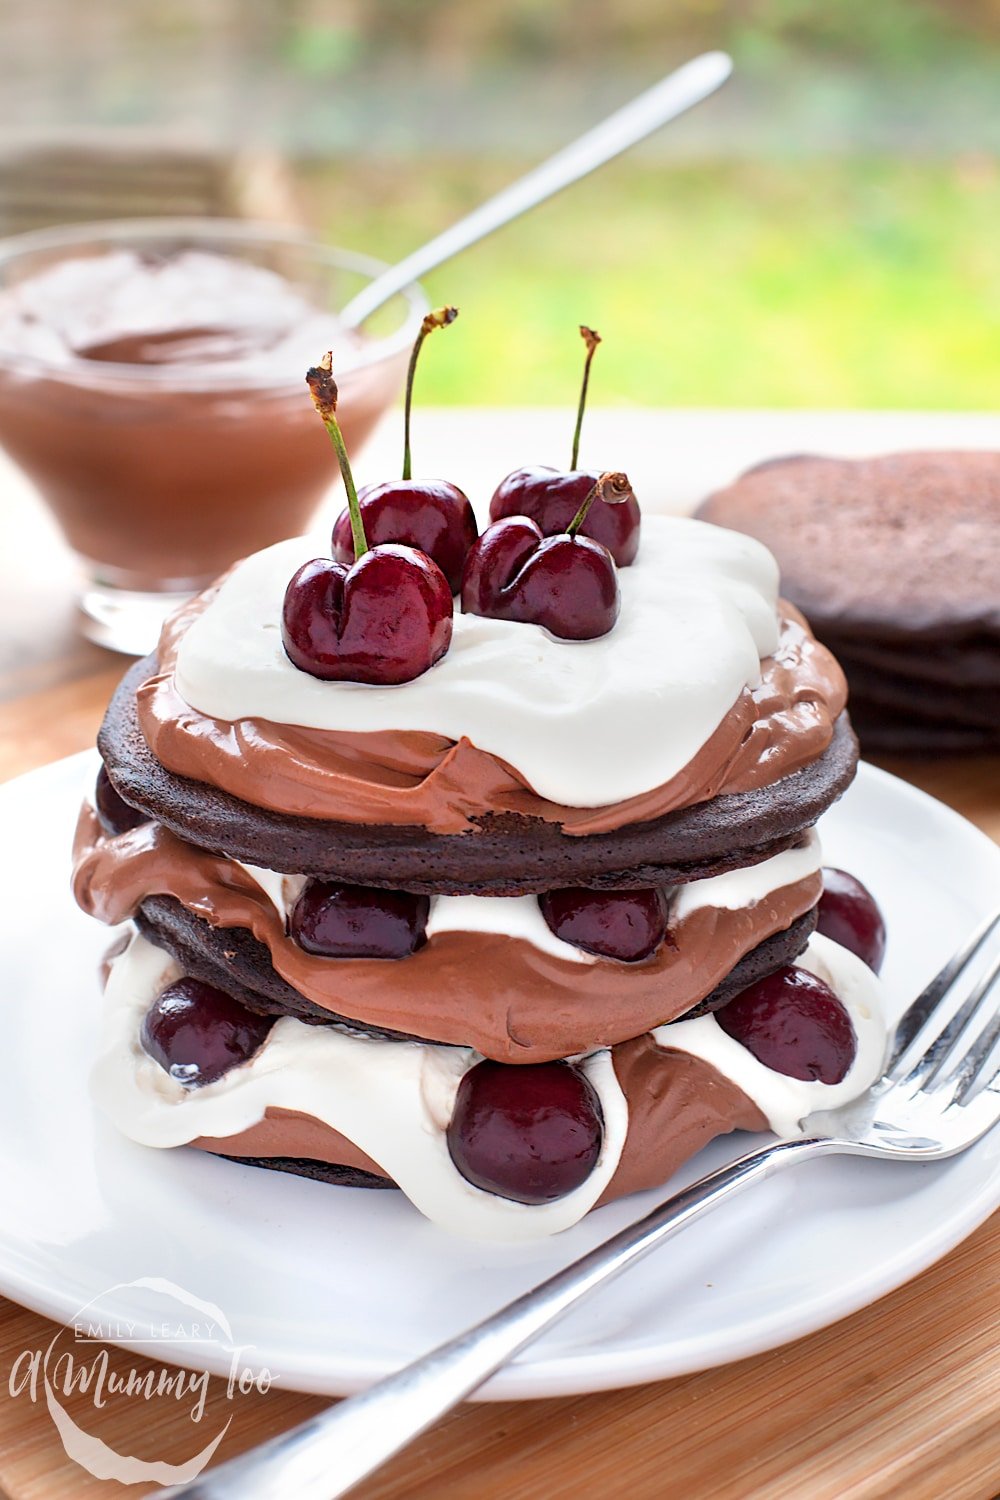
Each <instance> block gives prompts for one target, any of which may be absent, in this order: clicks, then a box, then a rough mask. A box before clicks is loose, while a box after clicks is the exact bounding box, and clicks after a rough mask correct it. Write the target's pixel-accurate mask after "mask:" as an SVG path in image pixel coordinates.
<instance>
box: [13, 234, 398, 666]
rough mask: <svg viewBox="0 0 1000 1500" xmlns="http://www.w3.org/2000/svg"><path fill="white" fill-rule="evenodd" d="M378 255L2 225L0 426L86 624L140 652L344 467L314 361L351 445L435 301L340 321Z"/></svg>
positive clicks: (267, 241) (252, 239)
mask: <svg viewBox="0 0 1000 1500" xmlns="http://www.w3.org/2000/svg"><path fill="white" fill-rule="evenodd" d="M384 269H385V266H384V264H383V262H381V261H378V260H375V259H373V258H372V257H370V256H367V255H360V254H356V253H354V252H352V251H348V250H342V249H338V248H335V247H331V246H326V245H321V244H317V243H314V242H312V241H311V240H309V239H308V238H307V237H306V236H304V235H303V234H300V233H298V232H296V231H294V230H281V229H276V228H274V227H273V226H271V225H262V224H254V223H247V222H245V221H230V220H224V219H134V220H132V219H130V220H121V221H116V222H109V223H96V224H82V225H72V226H62V227H59V228H56V229H47V230H41V231H35V232H32V233H30V234H23V235H18V236H16V237H14V238H10V239H7V240H4V241H0V444H2V445H3V447H4V448H5V449H6V451H7V453H8V454H9V455H10V456H11V458H12V459H14V461H15V462H16V463H17V464H19V465H20V467H21V468H22V469H23V470H24V471H25V473H26V474H27V475H28V476H29V478H30V479H31V480H32V481H33V482H34V484H35V485H36V486H37V488H38V490H39V492H40V494H41V495H42V497H43V498H44V500H45V501H46V503H47V504H48V505H49V507H50V509H51V510H52V512H53V514H54V516H55V517H56V519H57V521H58V523H59V525H60V526H61V528H62V531H63V533H64V535H65V537H66V540H67V541H68V543H69V545H70V547H72V549H73V551H74V552H75V553H76V555H77V557H78V558H79V560H80V564H81V572H82V583H81V591H80V600H79V602H80V608H81V628H82V629H83V632H84V634H85V635H87V636H89V638H90V639H92V640H95V641H98V642H99V643H100V644H102V645H105V646H109V647H111V648H113V649H117V650H121V651H127V652H132V653H142V652H145V651H148V650H151V649H152V648H153V646H154V645H155V642H156V635H157V631H158V627H159V624H160V622H161V621H162V619H163V618H164V617H165V615H166V614H168V613H169V612H170V610H171V609H172V608H173V607H175V605H176V604H177V602H179V600H181V599H183V598H184V597H186V596H187V595H189V594H190V593H191V592H193V591H194V590H196V589H199V588H202V587H204V586H205V585H206V584H208V583H209V582H211V580H212V579H213V578H214V577H216V576H217V575H218V574H219V573H220V572H222V571H223V570H224V569H225V568H227V567H228V566H229V565H230V564H231V563H232V562H234V561H235V560H236V559H237V558H239V557H244V556H246V555H247V554H248V553H250V552H254V551H257V550H258V549H259V548H261V547H265V546H268V545H269V544H270V543H272V542H275V541H279V540H280V539H282V538H283V537H287V536H294V535H296V534H298V533H299V532H302V531H304V530H306V529H307V528H308V525H309V522H310V520H311V518H312V516H313V513H314V511H315V510H316V507H317V505H318V503H319V501H320V499H321V498H322V496H323V495H324V493H325V492H326V490H327V489H328V488H329V486H330V485H331V483H332V482H333V481H334V479H335V478H336V477H337V466H336V458H335V455H334V453H333V450H332V447H331V445H330V442H329V439H328V437H327V435H326V433H325V432H324V430H323V426H322V424H321V422H320V421H319V418H318V417H317V415H316V413H315V411H314V409H313V406H312V402H311V399H310V397H309V393H308V391H307V389H306V386H305V382H304V376H305V371H306V369H307V368H308V366H309V365H310V364H315V363H316V362H317V361H318V360H319V359H320V358H321V357H322V355H323V353H324V352H325V351H326V349H328V348H329V349H332V350H333V355H334V375H335V378H336V380H337V383H338V386H339V388H340V405H339V408H338V415H339V418H340V422H341V426H342V429H343V432H344V437H345V440H346V443H347V447H348V450H349V451H350V452H351V453H357V451H358V450H359V449H360V448H361V446H362V445H363V443H364V441H365V439H366V438H367V437H368V435H369V433H370V432H371V430H372V428H373V427H374V426H375V424H376V423H377V422H378V420H379V418H380V417H381V416H382V414H383V413H384V412H385V410H386V409H387V408H388V407H389V406H390V405H391V403H392V402H393V400H394V399H395V397H396V395H397V393H398V392H399V390H400V388H401V386H402V382H403V378H404V375H405V370H406V363H407V358H408V354H409V349H410V346H411V344H412V342H413V340H414V338H415V337H416V334H417V330H418V329H419V326H420V321H421V319H422V317H423V315H424V313H425V312H426V311H427V307H428V304H427V301H426V299H425V297H424V295H423V293H422V291H421V290H420V288H419V287H417V286H412V287H409V288H407V290H406V291H405V292H402V293H400V294H399V295H397V296H396V297H394V298H393V299H392V301H391V302H390V303H389V304H387V306H386V307H385V308H384V309H382V310H380V312H378V313H377V314H376V315H375V316H374V318H373V319H371V320H370V322H369V323H368V324H367V325H366V332H365V333H364V334H359V333H350V332H347V331H345V330H343V329H341V328H340V327H339V325H338V324H337V321H336V312H337V309H338V308H340V307H343V306H344V305H345V304H346V302H347V301H348V300H349V299H350V298H351V297H352V296H353V295H354V294H355V293H356V292H357V291H359V290H360V288H361V287H362V286H363V285H365V284H366V283H367V282H369V281H371V280H372V279H373V278H374V277H375V276H377V275H378V274H379V273H380V272H381V271H383V270H384ZM367 330H371V331H367ZM333 519H334V517H333V515H332V514H331V517H330V520H331V524H332V521H333Z"/></svg>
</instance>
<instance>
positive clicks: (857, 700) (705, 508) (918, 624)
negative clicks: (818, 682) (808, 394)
mask: <svg viewBox="0 0 1000 1500" xmlns="http://www.w3.org/2000/svg"><path fill="white" fill-rule="evenodd" d="M699 514H701V515H702V516H704V517H705V519H706V520H709V521H714V522H716V523H717V524H718V525H720V526H732V527H734V528H735V529H736V530H738V531H745V532H747V533H748V534H749V535H751V536H755V537H757V538H759V539H760V540H761V541H762V542H764V544H765V545H766V546H768V547H770V548H771V549H772V551H773V552H774V554H775V556H776V557H777V558H778V561H779V564H780V566H781V572H782V581H783V587H784V589H785V592H786V593H787V595H788V597H789V598H790V599H793V600H794V601H795V603H796V604H797V605H799V607H800V608H802V609H803V610H805V612H806V613H807V615H808V616H809V620H810V622H811V623H812V625H813V627H814V629H815V630H816V634H817V635H818V636H819V638H820V640H822V641H823V642H824V643H825V644H826V645H827V646H829V647H830V649H831V650H832V651H835V652H836V654H837V658H838V660H839V661H840V663H841V665H842V666H843V668H844V670H845V672H846V673H847V677H848V680H849V682H850V686H851V717H852V719H853V721H854V724H855V726H856V728H857V730H858V733H859V734H860V736H861V742H862V745H863V747H864V748H866V749H871V750H873V751H901V752H906V751H915V752H934V751H942V752H948V751H952V750H955V751H962V750H971V751H975V750H989V749H991V748H997V747H1000V453H990V452H965V453H959V452H940V453H934V452H928V453H896V454H889V455H886V456H885V457H881V458H872V459H858V460H848V459H832V458H816V457H801V456H797V457H792V458H782V459H775V460H772V461H770V462H767V463H763V464H760V465H758V466H757V467H756V468H753V469H751V470H749V471H748V472H747V473H746V474H744V475H743V476H742V477H741V478H740V479H739V480H737V481H736V483H735V484H733V485H731V486H730V487H729V488H728V489H725V490H720V491H719V492H718V493H717V494H715V495H712V496H710V497H709V499H708V500H706V501H705V502H704V504H703V505H702V507H701V510H700V512H699Z"/></svg>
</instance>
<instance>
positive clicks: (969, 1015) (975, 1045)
mask: <svg viewBox="0 0 1000 1500" xmlns="http://www.w3.org/2000/svg"><path fill="white" fill-rule="evenodd" d="M998 925H1000V909H998V910H997V911H995V912H993V913H992V915H991V916H989V917H987V918H986V919H985V920H984V921H983V922H981V923H980V924H979V926H978V927H976V928H975V930H974V931H973V932H972V933H971V934H970V935H969V937H968V938H967V939H966V941H965V942H964V943H963V944H962V946H961V947H960V948H959V950H958V951H957V953H955V954H954V955H953V956H952V957H951V958H950V959H949V960H948V962H947V963H946V964H945V965H944V967H943V968H942V970H941V972H940V973H939V974H936V975H935V976H934V978H933V979H932V980H931V981H930V983H929V984H928V985H927V987H926V988H925V989H924V990H923V991H922V992H921V993H920V994H919V995H918V996H917V998H916V1000H915V1001H914V1002H913V1004H912V1005H911V1006H910V1007H909V1009H908V1010H907V1011H906V1012H905V1013H904V1015H903V1016H902V1017H901V1018H900V1021H899V1025H898V1026H897V1027H896V1031H895V1035H894V1037H893V1044H892V1049H891V1052H890V1056H889V1061H888V1064H887V1072H886V1076H887V1078H888V1080H889V1081H890V1082H891V1083H893V1084H901V1085H907V1086H912V1087H913V1089H914V1091H916V1090H917V1089H925V1090H926V1089H928V1088H930V1087H931V1085H933V1087H934V1088H935V1090H937V1089H942V1088H944V1087H945V1086H950V1087H949V1092H950V1093H951V1095H952V1098H953V1100H954V1102H955V1103H961V1102H962V1101H963V1100H965V1099H967V1098H968V1097H969V1096H970V1095H971V1094H972V1093H973V1091H974V1090H975V1088H976V1086H977V1084H978V1083H979V1081H980V1076H981V1073H982V1070H983V1068H984V1066H985V1064H986V1063H987V1062H988V1061H989V1059H990V1057H991V1055H992V1053H993V1051H994V1049H995V1048H996V1046H997V1043H998V1042H1000V1008H998V1007H997V1006H996V1005H995V1003H994V997H993V990H994V988H995V986H996V984H997V981H998V979H1000V953H997V955H996V956H995V957H994V959H993V960H992V962H991V963H990V964H988V965H987V967H986V969H985V970H984V972H983V973H982V974H981V975H980V977H979V978H978V979H977V980H976V982H975V984H974V985H973V987H972V989H971V991H970V992H969V994H968V995H967V996H966V998H965V1000H963V1001H962V1002H961V1004H960V1005H959V1006H958V1007H957V1009H954V1010H951V1008H950V1001H951V1000H952V999H953V997H952V990H953V988H954V986H955V982H956V980H957V979H958V978H959V977H960V976H961V975H962V974H963V973H964V971H965V970H966V968H967V967H968V965H969V964H970V963H971V961H972V960H973V959H974V958H975V956H976V954H977V953H978V952H979V951H980V949H981V948H982V947H983V945H984V944H985V943H986V941H987V939H988V938H989V937H990V935H991V934H992V933H993V932H994V931H995V930H996V928H997V926H998ZM949 1012H950V1013H949ZM977 1021H978V1022H985V1024H983V1025H982V1028H981V1030H979V1031H978V1033H977V1034H976V1035H975V1037H974V1039H973V1040H972V1042H971V1044H970V1045H968V1046H964V1047H959V1046H958V1043H959V1042H960V1041H961V1039H962V1038H963V1037H964V1035H965V1033H966V1032H967V1031H970V1030H972V1029H973V1028H974V1026H975V1023H976V1022H977Z"/></svg>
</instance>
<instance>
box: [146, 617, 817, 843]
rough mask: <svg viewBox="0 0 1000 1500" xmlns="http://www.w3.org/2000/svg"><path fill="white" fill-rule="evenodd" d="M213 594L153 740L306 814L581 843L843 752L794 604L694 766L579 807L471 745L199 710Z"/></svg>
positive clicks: (285, 809)
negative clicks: (504, 830)
mask: <svg viewBox="0 0 1000 1500" xmlns="http://www.w3.org/2000/svg"><path fill="white" fill-rule="evenodd" d="M210 597H211V595H210V594H209V595H201V596H200V597H199V598H198V599H196V600H194V601H193V602H192V603H191V605H189V606H188V607H187V608H186V609H185V610H184V611H183V612H182V613H181V614H180V615H178V616H177V617H175V619H174V620H173V621H172V622H171V623H170V624H169V625H168V626H167V627H166V629H165V631H164V634H163V637H162V639H161V642H160V649H159V664H158V667H157V669H156V671H155V672H151V673H147V674H146V676H145V680H143V681H142V682H141V683H140V684H139V685H138V687H137V691H136V706H137V713H138V721H139V726H140V729H141V732H142V735H143V737H144V739H145V741H146V744H147V745H148V747H149V749H150V750H151V751H152V752H153V755H154V756H155V757H156V759H157V760H158V761H159V763H160V764H161V765H162V766H164V767H165V768H166V769H167V770H168V771H172V772H174V773H175V774H176V775H178V776H182V777H185V778H187V779H189V780H192V781H198V782H204V783H207V784H208V785H211V786H214V787H217V788H219V789H220V790H222V791H226V792H228V793H230V794H231V795H232V796H235V797H239V798H241V799H242V800H243V801H245V802H248V803H250V804H252V805H253V806H255V807H260V808H266V809H268V810H270V811H272V812H280V813H285V814H288V815H289V816H294V817H312V818H315V817H323V818H328V819H330V820H334V821H337V822H343V823H349V824H361V825H368V824H381V825H386V824H389V825H396V826H400V827H417V828H422V829H426V830H427V831H428V832H429V833H435V834H443V835H448V834H452V835H453V834H461V833H468V832H470V831H474V830H476V829H477V828H478V827H479V825H480V823H481V821H482V819H484V818H497V817H503V816H504V815H508V814H514V815H516V816H518V817H520V818H530V819H540V820H542V821H544V822H546V823H554V824H556V825H558V827H559V828H560V829H561V830H562V831H563V832H564V833H566V834H569V835H571V836H574V837H578V838H579V837H586V836H588V835H592V834H601V833H609V832H613V831H614V830H616V829H619V828H622V827H625V826H626V825H630V824H634V823H644V822H648V821H650V820H651V819H655V818H661V817H663V816H664V815H665V814H667V813H670V812H673V811H675V810H676V809H678V808H681V807H689V806H691V805H693V804H695V803H699V802H706V801H708V800H710V799H711V798H713V797H715V796H718V795H720V794H727V793H740V792H750V791H757V790H759V789H760V788H762V787H766V786H769V785H771V784H772V783H773V782H775V781H777V780H779V779H780V778H781V777H784V776H788V775H791V774H792V773H794V772H795V771H798V770H800V769H801V768H802V767H804V766H807V765H809V764H811V763H812V762H813V761H815V760H816V759H817V758H818V757H819V756H820V755H821V754H822V753H823V751H824V750H826V748H827V747H828V745H829V744H830V741H831V738H832V736H833V726H834V723H835V721H836V719H837V717H838V715H839V714H840V713H841V712H842V711H843V708H844V704H845V702H846V696H847V693H846V686H845V682H844V677H843V674H842V672H841V670H840V668H839V666H838V665H837V663H836V661H835V660H834V658H833V657H832V656H831V655H830V653H829V652H828V651H827V650H826V649H825V647H823V646H821V645H820V644H819V643H818V642H817V641H816V640H815V639H814V637H813V636H812V635H811V633H810V631H809V628H808V626H807V625H806V623H805V621H804V619H803V618H802V616H801V615H800V614H798V613H797V611H796V610H794V609H793V608H792V607H791V606H790V605H783V606H782V613H781V622H780V624H781V630H780V638H779V644H778V649H777V650H776V651H775V653H774V654H773V655H772V656H770V657H768V658H767V659H766V660H765V661H763V662H762V663H761V680H760V683H759V684H758V686H757V687H755V688H753V689H752V690H751V689H745V690H744V692H743V693H742V694H741V695H740V697H739V698H738V699H737V701H736V702H735V703H734V704H733V706H732V708H730V710H729V711H728V713H727V714H726V715H725V717H724V719H723V720H722V723H721V724H720V725H719V726H718V728H717V729H716V731H715V732H714V734H712V735H711V737H710V738H709V739H708V741H707V742H706V743H705V744H704V745H703V746H702V748H701V750H700V751H699V752H698V754H697V755H696V756H695V757H694V759H693V760H691V761H690V762H689V763H688V764H687V765H686V766H685V767H684V768H683V770H681V771H680V772H679V773H678V774H677V775H676V776H673V777H671V779H670V780H669V781H666V782H664V783H663V785H661V786H658V787H654V788H652V789H651V790H650V791H648V792H643V793H641V794H640V795H639V796H635V797H630V798H627V799H626V800H625V801H623V802H616V803H612V804H610V805H608V806H606V807H596V808H594V807H569V806H566V805H563V804H560V803H556V802H551V801H548V800H547V799H545V798H544V797H540V796H539V795H538V794H537V793H536V792H535V791H534V790H533V789H532V787H531V786H530V784H529V783H528V781H527V780H526V778H525V777H523V776H522V775H521V774H520V772H519V771H518V770H517V768H516V767H514V766H510V765H508V764H507V763H506V762H505V761H503V760H500V759H498V758H497V757H496V756H494V755H492V754H490V752H489V751H487V750H483V749H481V748H479V747H478V746H476V745H474V744H472V743H471V741H469V740H468V739H464V738H463V739H461V740H458V741H457V742H456V741H454V740H449V739H446V738H444V737H442V736H441V735H436V734H427V733H422V732H416V731H402V730H400V731H391V732H390V731H382V732H373V733H364V734H359V733H346V732H340V731H330V730H316V729H306V728H302V727H300V726H296V725H286V724H274V723H269V722H267V721H265V720H258V719H239V720H237V721H235V722H234V723H228V722H226V721H223V720H220V719H214V718H210V717H209V716H207V715H205V714H202V713H200V712H198V710H196V709H193V708H191V707H190V706H189V705H188V704H187V703H186V702H185V701H184V699H183V698H182V697H181V696H180V694H179V692H178V690H177V687H176V684H175V680H174V666H175V662H176V656H177V647H178V643H179V640H180V637H181V635H182V634H183V632H184V631H185V630H186V629H187V627H188V626H189V625H190V623H191V621H192V620H193V619H194V618H195V616H196V615H197V614H198V613H200V611H201V610H203V609H204V608H205V607H206V604H207V603H208V601H209V599H210Z"/></svg>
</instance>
